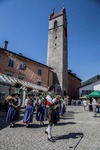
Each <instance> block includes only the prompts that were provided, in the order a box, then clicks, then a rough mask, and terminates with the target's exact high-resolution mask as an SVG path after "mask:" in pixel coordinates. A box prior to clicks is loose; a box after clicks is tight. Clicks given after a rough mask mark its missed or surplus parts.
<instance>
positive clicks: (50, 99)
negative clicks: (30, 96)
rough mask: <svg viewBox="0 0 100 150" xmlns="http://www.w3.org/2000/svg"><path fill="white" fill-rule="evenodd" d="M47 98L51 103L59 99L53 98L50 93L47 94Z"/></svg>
mask: <svg viewBox="0 0 100 150" xmlns="http://www.w3.org/2000/svg"><path fill="white" fill-rule="evenodd" d="M46 99H47V101H48V102H50V103H51V104H54V103H55V102H56V101H57V100H56V98H54V99H52V97H51V96H50V95H47V96H46Z"/></svg>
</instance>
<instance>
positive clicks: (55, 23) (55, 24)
mask: <svg viewBox="0 0 100 150" xmlns="http://www.w3.org/2000/svg"><path fill="white" fill-rule="evenodd" d="M56 27H57V20H55V22H54V28H56Z"/></svg>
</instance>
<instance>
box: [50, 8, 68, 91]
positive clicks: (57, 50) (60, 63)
mask: <svg viewBox="0 0 100 150" xmlns="http://www.w3.org/2000/svg"><path fill="white" fill-rule="evenodd" d="M67 40H68V37H67V18H66V9H65V7H64V6H63V9H62V10H61V11H60V12H58V13H54V10H53V13H52V14H51V15H50V16H49V29H48V52H47V65H48V66H50V67H52V68H53V69H54V80H53V83H54V86H55V90H56V92H58V93H61V92H63V91H64V90H66V91H67V90H68V89H67V87H68V42H67Z"/></svg>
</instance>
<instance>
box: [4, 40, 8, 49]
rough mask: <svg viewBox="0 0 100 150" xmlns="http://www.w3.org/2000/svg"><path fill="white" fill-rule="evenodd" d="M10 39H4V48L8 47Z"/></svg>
mask: <svg viewBox="0 0 100 150" xmlns="http://www.w3.org/2000/svg"><path fill="white" fill-rule="evenodd" d="M7 46H8V41H4V49H7Z"/></svg>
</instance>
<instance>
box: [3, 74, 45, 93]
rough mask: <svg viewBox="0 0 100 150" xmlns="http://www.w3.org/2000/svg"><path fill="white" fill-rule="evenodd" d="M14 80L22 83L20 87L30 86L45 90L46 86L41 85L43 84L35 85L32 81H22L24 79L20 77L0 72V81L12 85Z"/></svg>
mask: <svg viewBox="0 0 100 150" xmlns="http://www.w3.org/2000/svg"><path fill="white" fill-rule="evenodd" d="M16 82H19V83H21V84H22V87H26V88H27V87H31V88H33V89H34V90H36V91H37V90H42V91H47V88H46V87H43V86H40V85H36V84H34V83H31V82H27V81H24V80H20V79H17V78H14V77H10V76H7V75H4V74H1V73H0V83H1V84H2V83H3V84H5V85H7V84H9V85H12V86H13V85H14V83H16Z"/></svg>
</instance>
